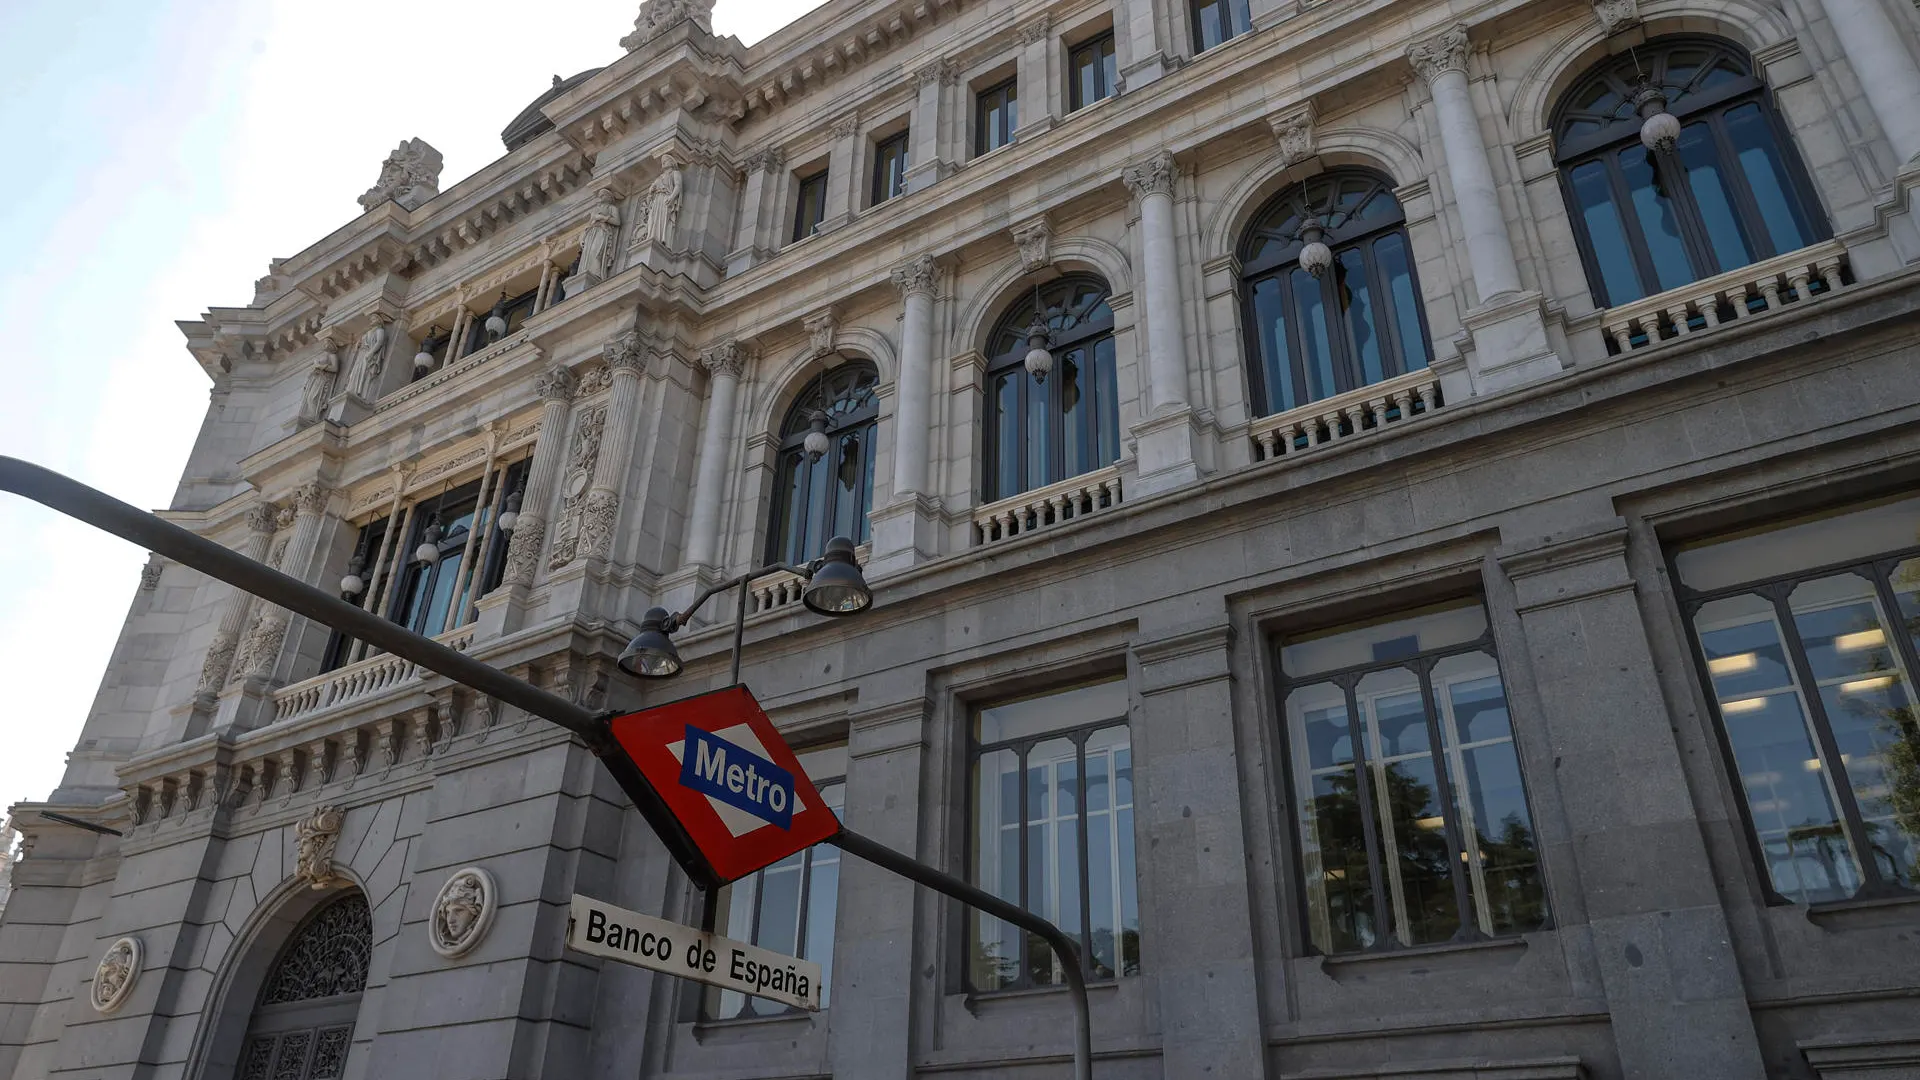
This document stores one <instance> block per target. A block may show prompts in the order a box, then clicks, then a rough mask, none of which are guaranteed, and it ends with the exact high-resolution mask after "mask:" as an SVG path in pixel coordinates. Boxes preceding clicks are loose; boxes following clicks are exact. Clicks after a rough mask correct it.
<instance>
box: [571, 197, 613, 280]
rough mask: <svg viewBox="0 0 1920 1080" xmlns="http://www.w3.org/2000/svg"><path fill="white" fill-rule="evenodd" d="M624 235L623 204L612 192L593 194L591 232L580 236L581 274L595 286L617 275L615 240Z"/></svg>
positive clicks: (588, 219) (589, 227)
mask: <svg viewBox="0 0 1920 1080" xmlns="http://www.w3.org/2000/svg"><path fill="white" fill-rule="evenodd" d="M618 235H620V200H619V198H618V197H617V196H616V195H614V193H613V189H612V188H601V189H600V190H599V191H596V192H594V193H593V209H592V210H589V211H587V230H586V232H584V233H582V234H581V236H580V274H581V276H583V277H586V278H589V279H591V280H592V281H594V282H596V283H597V282H600V281H604V280H606V278H607V277H608V276H609V275H611V274H612V273H613V244H614V238H615V237H616V236H618Z"/></svg>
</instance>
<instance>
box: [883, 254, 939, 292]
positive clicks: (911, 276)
mask: <svg viewBox="0 0 1920 1080" xmlns="http://www.w3.org/2000/svg"><path fill="white" fill-rule="evenodd" d="M939 274H940V267H939V265H938V264H937V263H935V262H934V261H933V256H931V255H922V256H920V257H918V258H915V259H909V260H907V261H906V262H904V263H901V264H900V265H899V266H896V267H894V268H893V287H894V288H896V289H899V290H900V295H901V296H912V295H914V294H915V293H922V294H924V295H927V296H932V295H933V286H934V281H935V280H936V279H937V278H938V277H939Z"/></svg>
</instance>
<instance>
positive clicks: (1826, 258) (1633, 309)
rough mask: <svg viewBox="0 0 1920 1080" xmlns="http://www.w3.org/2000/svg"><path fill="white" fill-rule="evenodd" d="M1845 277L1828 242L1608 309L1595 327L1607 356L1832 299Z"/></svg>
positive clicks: (1842, 256) (1836, 248) (1835, 244)
mask: <svg viewBox="0 0 1920 1080" xmlns="http://www.w3.org/2000/svg"><path fill="white" fill-rule="evenodd" d="M1850 275H1851V270H1850V269H1849V267H1848V266H1847V252H1846V249H1845V248H1844V247H1842V246H1841V245H1840V242H1839V241H1838V240H1828V241H1826V242H1824V243H1819V244H1815V245H1813V246H1812V247H1806V248H1801V249H1800V250H1799V251H1791V252H1788V253H1787V254H1785V255H1781V256H1778V257H1776V258H1772V259H1767V260H1766V261H1764V262H1757V263H1754V264H1752V265H1750V266H1743V267H1741V268H1739V269H1738V270H1732V271H1729V272H1727V273H1724V274H1721V275H1719V276H1718V277H1710V278H1705V279H1703V280H1700V281H1696V282H1694V283H1692V284H1690V285H1685V286H1682V287H1681V288H1678V289H1669V290H1668V291H1666V292H1663V293H1658V294H1656V295H1653V296H1649V297H1647V298H1646V299H1644V300H1636V301H1634V302H1633V303H1631V304H1622V305H1620V306H1619V307H1614V308H1608V309H1606V311H1605V312H1604V313H1603V314H1602V318H1601V327H1602V329H1603V331H1604V332H1605V334H1606V337H1607V348H1608V350H1609V351H1611V352H1614V353H1627V352H1633V351H1635V350H1638V349H1647V348H1652V347H1653V346H1656V345H1660V344H1662V343H1664V342H1668V341H1672V340H1674V339H1676V338H1681V337H1687V336H1689V335H1692V334H1699V333H1704V332H1707V331H1710V330H1715V329H1718V328H1719V327H1721V326H1724V325H1726V324H1727V323H1730V322H1737V321H1740V320H1743V319H1750V318H1754V317H1756V316H1760V315H1766V314H1769V313H1771V312H1775V311H1779V310H1780V309H1781V308H1783V307H1787V306H1789V305H1794V304H1800V303H1804V302H1806V301H1812V300H1819V299H1821V298H1823V297H1827V296H1832V295H1833V294H1834V293H1837V292H1839V291H1840V290H1841V289H1843V288H1845V287H1846V284H1845V279H1846V278H1847V277H1848V276H1850Z"/></svg>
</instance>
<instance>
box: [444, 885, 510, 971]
mask: <svg viewBox="0 0 1920 1080" xmlns="http://www.w3.org/2000/svg"><path fill="white" fill-rule="evenodd" d="M499 898H500V891H499V889H498V888H497V887H496V886H495V885H494V881H493V875H492V874H489V873H487V872H486V871H485V870H482V869H480V868H479V867H477V866H468V867H464V868H462V869H459V870H456V871H454V872H453V876H452V877H449V878H448V879H447V883H446V884H445V885H442V886H440V892H439V895H437V896H435V897H434V898H433V917H432V918H431V919H430V920H429V921H428V923H427V937H428V941H429V943H430V944H432V945H433V951H434V952H436V953H439V954H440V955H441V956H444V957H446V958H447V959H449V960H452V959H455V958H456V957H461V956H465V955H466V954H467V953H469V952H471V951H472V950H473V947H474V946H476V945H478V944H480V939H481V938H483V937H485V936H486V934H487V928H488V927H490V926H492V925H493V913H494V909H495V908H497V907H498V906H499Z"/></svg>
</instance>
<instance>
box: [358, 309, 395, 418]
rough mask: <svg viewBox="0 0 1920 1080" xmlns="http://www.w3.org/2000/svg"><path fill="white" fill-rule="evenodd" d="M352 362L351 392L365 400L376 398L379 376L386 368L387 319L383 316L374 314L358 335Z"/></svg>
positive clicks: (378, 392) (378, 393) (378, 388)
mask: <svg viewBox="0 0 1920 1080" xmlns="http://www.w3.org/2000/svg"><path fill="white" fill-rule="evenodd" d="M353 364H354V371H355V373H356V377H355V379H354V382H353V392H354V393H356V394H358V395H360V397H361V398H362V399H363V400H366V401H373V400H374V399H376V398H378V397H379V396H380V376H381V374H382V373H383V372H385V371H386V370H387V320H386V318H385V317H384V316H380V315H376V316H374V319H373V325H371V326H369V327H367V330H366V333H364V334H361V335H360V344H359V346H358V347H357V348H355V349H354V353H353Z"/></svg>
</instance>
